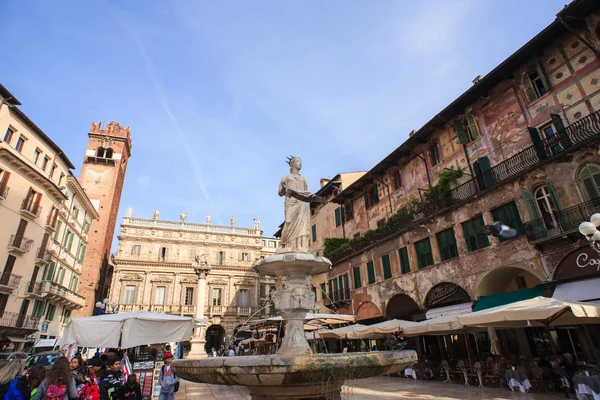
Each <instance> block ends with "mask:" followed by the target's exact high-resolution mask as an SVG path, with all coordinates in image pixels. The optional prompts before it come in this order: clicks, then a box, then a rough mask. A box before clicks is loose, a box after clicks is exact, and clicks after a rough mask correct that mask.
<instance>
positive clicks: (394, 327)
mask: <svg viewBox="0 0 600 400" xmlns="http://www.w3.org/2000/svg"><path fill="white" fill-rule="evenodd" d="M415 325H418V323H417V322H413V321H405V320H403V319H391V320H389V321H383V322H379V323H377V324H373V325H367V326H363V327H361V328H357V329H356V332H357V333H358V334H367V335H368V334H388V333H401V332H405V331H406V329H407V328H409V327H411V326H415Z"/></svg>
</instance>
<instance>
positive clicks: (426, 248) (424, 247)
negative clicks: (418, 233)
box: [415, 238, 433, 268]
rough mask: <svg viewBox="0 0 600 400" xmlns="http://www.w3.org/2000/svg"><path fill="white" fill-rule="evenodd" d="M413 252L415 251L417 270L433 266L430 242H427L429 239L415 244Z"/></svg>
mask: <svg viewBox="0 0 600 400" xmlns="http://www.w3.org/2000/svg"><path fill="white" fill-rule="evenodd" d="M415 250H416V251H417V258H418V262H419V265H418V266H419V268H425V267H428V266H430V265H433V254H432V253H431V242H430V241H429V238H427V239H423V240H421V241H419V242H417V243H415Z"/></svg>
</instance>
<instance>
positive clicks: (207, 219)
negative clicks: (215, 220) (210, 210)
mask: <svg viewBox="0 0 600 400" xmlns="http://www.w3.org/2000/svg"><path fill="white" fill-rule="evenodd" d="M210 221H211V218H210V214H206V224H207V225H210Z"/></svg>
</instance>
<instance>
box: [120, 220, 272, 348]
mask: <svg viewBox="0 0 600 400" xmlns="http://www.w3.org/2000/svg"><path fill="white" fill-rule="evenodd" d="M158 216H159V213H158V210H155V213H154V218H152V219H144V218H133V217H131V210H128V212H127V216H125V217H124V219H123V224H122V225H121V233H120V235H119V237H118V238H119V246H118V252H117V254H116V255H115V256H114V259H113V264H114V271H113V279H112V285H111V290H110V303H112V302H115V303H117V304H118V307H117V310H116V311H135V310H147V311H154V312H164V313H168V314H177V315H189V316H197V315H198V314H197V312H196V311H197V310H196V304H198V302H197V300H198V299H197V296H198V293H197V288H198V277H197V275H196V274H195V273H194V268H193V266H192V263H193V262H194V259H195V258H196V257H199V258H202V260H207V261H208V263H209V265H210V266H211V269H210V272H209V274H208V276H207V277H206V292H205V299H204V304H205V310H204V316H205V318H209V319H210V322H209V323H208V325H207V328H206V329H205V330H203V332H204V333H205V335H206V348H207V349H208V350H210V349H211V348H212V347H215V348H218V347H219V346H220V345H222V344H225V343H227V341H228V340H230V339H231V338H232V337H233V336H234V335H236V334H237V329H236V328H238V327H239V326H240V325H242V324H243V323H244V322H246V321H247V320H248V318H249V317H250V316H253V315H254V316H268V315H270V314H271V313H272V311H273V309H272V305H271V304H270V302H269V301H268V293H269V292H270V290H271V289H272V288H274V286H275V280H274V279H272V278H270V277H267V276H259V274H258V273H257V272H256V271H255V270H254V269H253V268H252V264H253V263H254V261H255V260H257V259H259V258H261V257H267V256H269V255H271V254H274V253H275V251H276V249H277V247H278V246H279V240H278V239H275V238H265V237H262V231H261V230H260V223H259V222H258V221H257V220H255V223H254V227H253V228H243V227H237V226H235V219H234V218H232V221H231V225H230V226H220V225H213V224H212V223H211V219H210V216H207V221H206V223H205V224H198V223H190V222H187V221H186V217H187V215H186V214H185V213H184V214H182V215H181V218H180V221H164V220H160V219H158ZM238 338H239V337H238Z"/></svg>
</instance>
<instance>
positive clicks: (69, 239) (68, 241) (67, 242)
mask: <svg viewBox="0 0 600 400" xmlns="http://www.w3.org/2000/svg"><path fill="white" fill-rule="evenodd" d="M74 237H75V234H74V233H73V232H71V231H70V230H69V229H67V232H66V234H65V237H64V239H63V244H62V245H63V246H64V247H66V249H67V250H68V251H71V247H73V238H74Z"/></svg>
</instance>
